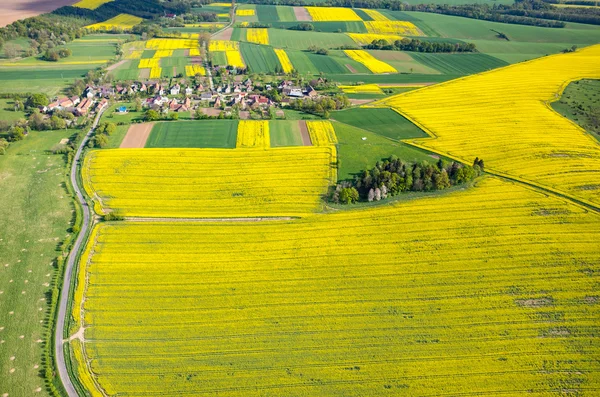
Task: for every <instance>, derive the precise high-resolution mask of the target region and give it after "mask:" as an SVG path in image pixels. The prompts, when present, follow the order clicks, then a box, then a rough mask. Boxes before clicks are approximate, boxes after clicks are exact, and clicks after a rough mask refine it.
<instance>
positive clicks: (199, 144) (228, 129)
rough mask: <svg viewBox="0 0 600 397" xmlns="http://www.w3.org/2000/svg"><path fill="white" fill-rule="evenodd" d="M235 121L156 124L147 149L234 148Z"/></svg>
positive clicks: (236, 123)
mask: <svg viewBox="0 0 600 397" xmlns="http://www.w3.org/2000/svg"><path fill="white" fill-rule="evenodd" d="M237 125H238V122H237V120H200V121H179V122H162V123H157V124H156V125H155V126H154V128H153V129H152V132H151V133H150V137H148V141H147V142H146V147H147V148H174V147H182V148H234V147H235V140H236V137H237Z"/></svg>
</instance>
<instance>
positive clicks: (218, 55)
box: [210, 51, 227, 66]
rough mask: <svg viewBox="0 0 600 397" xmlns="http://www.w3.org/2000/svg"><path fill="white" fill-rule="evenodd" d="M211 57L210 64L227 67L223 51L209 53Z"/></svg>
mask: <svg viewBox="0 0 600 397" xmlns="http://www.w3.org/2000/svg"><path fill="white" fill-rule="evenodd" d="M210 56H211V57H212V63H213V64H214V65H221V66H223V65H227V56H226V55H225V51H213V52H211V53H210Z"/></svg>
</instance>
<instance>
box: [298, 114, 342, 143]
mask: <svg viewBox="0 0 600 397" xmlns="http://www.w3.org/2000/svg"><path fill="white" fill-rule="evenodd" d="M306 127H307V128H308V133H309V135H310V141H311V142H312V144H313V146H331V145H333V144H335V143H337V137H336V135H335V130H334V129H333V125H331V123H330V122H329V121H321V120H317V121H307V122H306Z"/></svg>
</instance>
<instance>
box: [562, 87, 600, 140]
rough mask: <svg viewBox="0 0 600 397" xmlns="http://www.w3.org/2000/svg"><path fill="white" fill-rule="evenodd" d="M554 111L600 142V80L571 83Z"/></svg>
mask: <svg viewBox="0 0 600 397" xmlns="http://www.w3.org/2000/svg"><path fill="white" fill-rule="evenodd" d="M551 106H552V109H554V110H555V111H557V112H558V113H560V114H562V115H563V116H564V117H566V118H568V119H569V120H571V121H573V122H574V123H577V124H579V125H580V126H581V128H583V129H584V130H586V131H587V132H589V133H590V134H591V135H592V136H593V137H595V138H596V139H598V140H600V80H578V81H574V82H572V83H570V84H569V85H568V86H567V88H566V89H565V91H564V92H563V94H562V96H561V97H560V100H558V101H556V102H553V103H552V105H551Z"/></svg>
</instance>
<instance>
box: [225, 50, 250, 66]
mask: <svg viewBox="0 0 600 397" xmlns="http://www.w3.org/2000/svg"><path fill="white" fill-rule="evenodd" d="M225 56H226V57H227V64H228V65H229V66H233V67H236V68H244V67H246V64H245V63H244V58H242V53H241V52H240V50H227V51H225Z"/></svg>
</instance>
